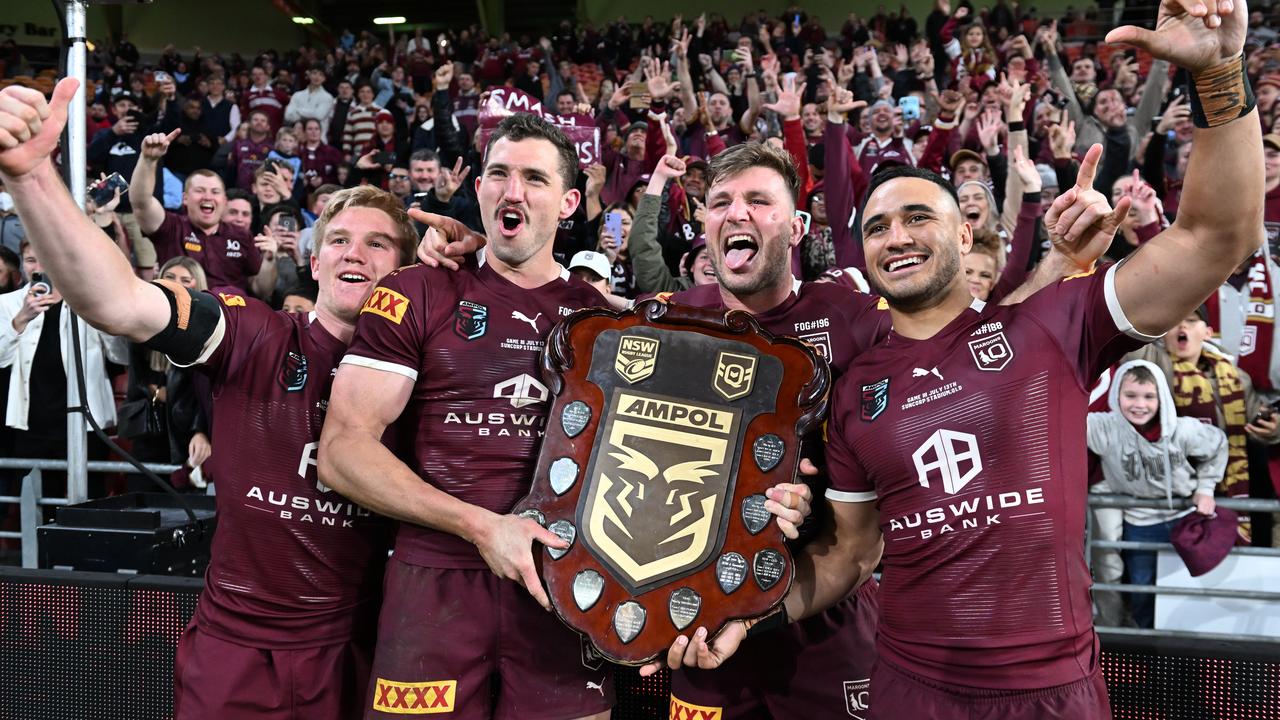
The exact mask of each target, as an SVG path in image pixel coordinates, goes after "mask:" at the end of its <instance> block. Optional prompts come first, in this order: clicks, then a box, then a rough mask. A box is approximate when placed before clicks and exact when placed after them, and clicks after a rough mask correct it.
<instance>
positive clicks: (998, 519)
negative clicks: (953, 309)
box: [827, 266, 1153, 689]
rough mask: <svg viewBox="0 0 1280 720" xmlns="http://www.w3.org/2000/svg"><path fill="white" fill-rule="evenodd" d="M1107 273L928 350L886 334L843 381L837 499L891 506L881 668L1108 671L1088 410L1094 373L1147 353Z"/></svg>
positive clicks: (1035, 680) (983, 674) (956, 673)
mask: <svg viewBox="0 0 1280 720" xmlns="http://www.w3.org/2000/svg"><path fill="white" fill-rule="evenodd" d="M1114 267H1115V266H1111V267H1110V268H1107V269H1104V270H1099V271H1097V272H1094V273H1092V274H1090V275H1086V276H1076V277H1074V278H1071V279H1067V280H1063V281H1060V282H1058V283H1056V284H1054V285H1051V286H1049V287H1047V288H1045V289H1043V290H1041V291H1040V292H1038V293H1036V294H1035V295H1034V296H1032V297H1031V298H1029V299H1028V300H1026V301H1025V302H1023V303H1022V304H1020V305H1012V306H997V305H985V306H984V304H983V303H982V302H980V301H974V304H973V305H972V306H971V307H970V308H969V309H967V310H965V311H964V312H963V313H961V315H960V316H959V317H957V318H956V319H955V320H954V321H952V322H951V323H950V324H949V325H948V326H947V327H945V328H944V329H942V330H941V331H939V332H938V333H937V334H936V335H935V336H934V337H932V338H929V339H928V340H922V341H915V340H909V339H907V338H904V337H902V336H899V335H896V334H893V333H892V332H891V333H890V334H889V337H888V338H887V339H886V340H885V341H884V342H883V343H881V344H880V345H878V346H876V347H874V348H872V349H870V350H868V351H867V352H864V353H862V354H861V355H860V356H859V357H857V358H855V359H854V361H853V363H852V365H851V366H850V368H849V370H848V371H847V372H846V373H845V375H844V377H843V378H841V379H840V380H839V381H837V383H836V385H835V390H834V393H833V396H834V397H833V401H832V412H831V420H830V425H829V427H828V446H827V460H828V463H829V465H830V468H831V483H832V489H831V490H828V491H827V497H829V498H830V499H832V500H836V501H844V502H866V501H871V500H875V501H876V504H877V507H878V509H879V511H880V528H881V530H882V531H883V533H884V541H885V546H884V560H883V563H884V575H883V578H882V580H881V587H882V591H881V593H880V604H881V605H880V606H881V616H880V633H879V636H878V643H877V646H878V652H879V656H880V657H881V658H882V659H884V660H886V661H888V662H889V663H891V664H893V665H895V666H897V667H899V668H902V669H904V670H907V671H909V672H913V673H916V674H918V675H921V676H923V677H926V678H932V679H934V680H937V681H939V682H945V683H952V684H958V685H967V686H972V687H979V688H999V689H1029V688H1043V687H1049V686H1054V685H1060V684H1063V683H1068V682H1072V681H1075V680H1079V679H1081V678H1083V677H1085V676H1086V675H1088V674H1089V673H1090V672H1092V671H1093V670H1094V669H1095V668H1096V667H1097V663H1098V647H1097V639H1096V636H1095V635H1094V632H1093V624H1092V616H1091V610H1090V597H1089V584H1090V579H1089V568H1088V567H1086V565H1085V558H1084V553H1083V550H1084V519H1085V493H1086V490H1087V483H1088V481H1087V477H1086V467H1085V412H1086V408H1087V405H1088V399H1089V388H1090V387H1091V386H1092V385H1093V381H1094V379H1095V378H1096V377H1097V376H1098V374H1099V373H1100V372H1101V371H1102V370H1103V369H1105V368H1106V367H1107V366H1108V365H1109V364H1111V363H1112V362H1114V361H1115V360H1117V359H1118V358H1119V357H1120V356H1121V355H1123V354H1124V353H1125V352H1128V351H1130V350H1132V349H1134V348H1136V347H1138V346H1139V345H1141V342H1139V341H1137V340H1135V339H1134V338H1131V337H1129V336H1127V335H1126V333H1128V335H1132V336H1134V337H1135V338H1136V337H1141V336H1140V334H1139V333H1137V332H1136V331H1135V330H1133V328H1132V326H1131V325H1130V324H1129V322H1128V320H1127V319H1126V318H1125V316H1124V313H1123V312H1122V311H1121V310H1120V308H1119V305H1118V303H1117V302H1116V300H1115V292H1114V280H1113V278H1114V272H1115V270H1114ZM1152 339H1153V338H1145V337H1143V339H1142V342H1147V341H1150V340H1152Z"/></svg>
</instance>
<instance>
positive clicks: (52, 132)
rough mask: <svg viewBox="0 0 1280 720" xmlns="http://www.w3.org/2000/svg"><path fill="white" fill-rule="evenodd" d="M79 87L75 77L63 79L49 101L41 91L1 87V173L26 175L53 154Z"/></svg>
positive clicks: (13, 86)
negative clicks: (68, 108)
mask: <svg viewBox="0 0 1280 720" xmlns="http://www.w3.org/2000/svg"><path fill="white" fill-rule="evenodd" d="M77 87H79V83H78V82H77V81H76V80H74V79H72V78H63V79H62V80H61V81H59V82H58V85H57V87H55V88H54V90H53V97H52V98H51V99H50V100H48V101H46V100H45V98H44V94H43V93H41V92H40V91H39V90H33V89H31V88H26V87H20V86H18V85H10V86H9V87H7V88H5V89H3V90H0V174H3V175H5V176H7V177H9V178H11V179H12V178H17V177H19V176H22V175H26V174H27V173H29V172H31V171H32V170H33V169H35V167H36V166H37V165H39V164H40V163H42V162H44V160H45V158H47V157H49V156H50V155H51V154H53V149H54V148H55V147H57V145H58V136H59V135H61V134H62V128H63V126H65V125H66V124H67V105H68V103H70V102H71V97H72V96H73V95H75V92H76V88H77Z"/></svg>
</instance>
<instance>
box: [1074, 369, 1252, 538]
mask: <svg viewBox="0 0 1280 720" xmlns="http://www.w3.org/2000/svg"><path fill="white" fill-rule="evenodd" d="M1138 366H1141V367H1145V368H1147V369H1148V370H1150V371H1151V374H1152V376H1154V377H1155V380H1156V395H1157V396H1158V397H1159V398H1160V410H1159V418H1160V439H1159V440H1156V441H1154V442H1152V441H1149V440H1147V439H1146V438H1145V437H1143V436H1142V435H1141V434H1140V433H1139V432H1138V429H1137V428H1135V427H1134V426H1133V424H1132V423H1130V422H1129V421H1128V420H1126V419H1125V418H1124V416H1123V415H1121V414H1120V410H1119V408H1120V385H1121V384H1122V382H1121V380H1122V379H1123V378H1124V376H1125V374H1126V373H1127V372H1129V370H1130V369H1131V368H1134V367H1138ZM1115 377H1116V381H1115V382H1113V383H1112V384H1111V389H1110V401H1111V407H1112V408H1115V409H1114V410H1110V411H1108V412H1093V413H1089V423H1088V442H1089V449H1090V450H1092V451H1093V452H1094V453H1096V454H1097V455H1098V456H1099V457H1100V458H1101V459H1102V474H1103V477H1104V478H1106V483H1107V485H1108V486H1109V487H1110V489H1111V490H1112V491H1113V492H1116V493H1119V494H1122V495H1131V496H1133V497H1138V498H1164V499H1165V500H1166V502H1167V504H1168V505H1167V508H1129V509H1126V510H1125V511H1124V519H1125V522H1127V523H1129V524H1131V525H1154V524H1156V523H1160V522H1166V521H1169V520H1173V519H1174V518H1178V517H1181V516H1183V515H1186V514H1187V513H1189V512H1192V508H1186V509H1179V508H1175V507H1174V504H1173V498H1175V497H1178V498H1189V497H1191V495H1192V494H1193V493H1203V494H1206V495H1213V489H1214V488H1215V487H1216V486H1217V485H1218V483H1219V482H1220V481H1221V480H1222V475H1223V473H1224V472H1225V471H1226V467H1227V436H1226V434H1225V433H1223V432H1222V431H1221V430H1219V429H1218V428H1216V427H1214V426H1212V425H1208V424H1205V423H1202V422H1200V421H1199V420H1196V419H1194V418H1188V417H1181V418H1180V417H1178V416H1177V414H1176V410H1175V409H1174V404H1173V394H1172V393H1171V392H1170V391H1169V384H1168V382H1167V381H1166V380H1165V376H1164V372H1163V371H1161V370H1160V368H1159V367H1157V366H1156V365H1154V364H1153V363H1149V362H1147V361H1146V360H1132V361H1130V362H1127V363H1125V364H1123V365H1121V366H1120V368H1119V369H1118V370H1116V374H1115Z"/></svg>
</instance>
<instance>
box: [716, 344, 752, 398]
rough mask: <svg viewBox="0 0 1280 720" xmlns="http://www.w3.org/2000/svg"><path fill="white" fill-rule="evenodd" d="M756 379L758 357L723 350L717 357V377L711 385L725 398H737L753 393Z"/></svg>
mask: <svg viewBox="0 0 1280 720" xmlns="http://www.w3.org/2000/svg"><path fill="white" fill-rule="evenodd" d="M755 379H756V358H754V357H752V356H750V355H740V354H738V353H731V352H724V351H721V353H720V356H719V357H717V358H716V377H715V379H714V380H713V381H712V383H711V386H712V387H714V388H715V391H716V392H718V393H720V397H723V398H724V399H725V400H737V399H738V398H740V397H746V396H747V395H748V394H750V393H751V386H752V384H753V383H754V382H755Z"/></svg>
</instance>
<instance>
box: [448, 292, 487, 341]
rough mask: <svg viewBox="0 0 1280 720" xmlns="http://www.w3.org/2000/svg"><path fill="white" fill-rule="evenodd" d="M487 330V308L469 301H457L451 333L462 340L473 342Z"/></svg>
mask: <svg viewBox="0 0 1280 720" xmlns="http://www.w3.org/2000/svg"><path fill="white" fill-rule="evenodd" d="M488 329H489V308H488V306H485V305H481V304H480V303H474V302H471V301H470V300H459V301H458V309H457V310H455V311H454V312H453V332H454V334H455V335H457V336H458V337H460V338H462V339H463V340H475V339H477V338H479V337H481V336H483V335H484V333H485V331H486V330H488Z"/></svg>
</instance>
